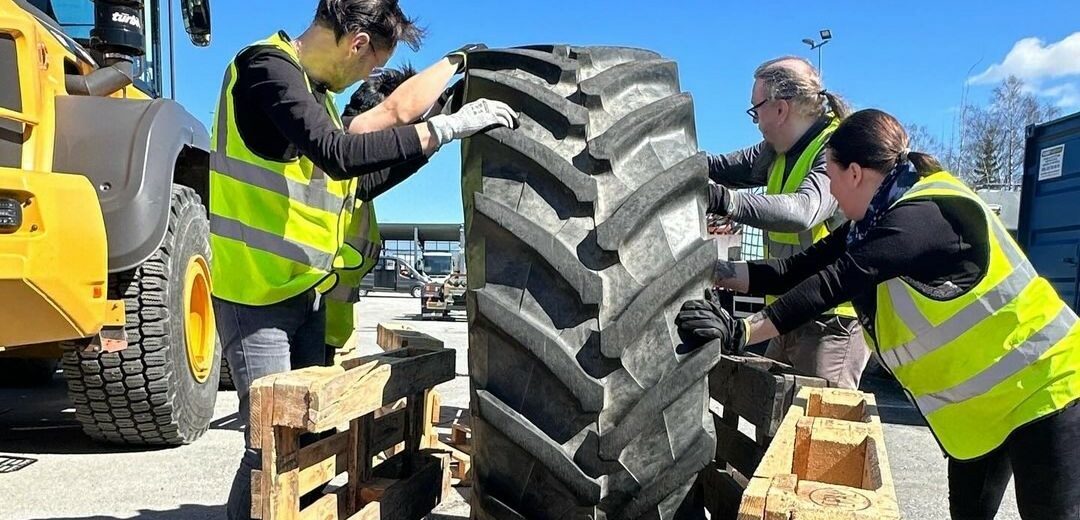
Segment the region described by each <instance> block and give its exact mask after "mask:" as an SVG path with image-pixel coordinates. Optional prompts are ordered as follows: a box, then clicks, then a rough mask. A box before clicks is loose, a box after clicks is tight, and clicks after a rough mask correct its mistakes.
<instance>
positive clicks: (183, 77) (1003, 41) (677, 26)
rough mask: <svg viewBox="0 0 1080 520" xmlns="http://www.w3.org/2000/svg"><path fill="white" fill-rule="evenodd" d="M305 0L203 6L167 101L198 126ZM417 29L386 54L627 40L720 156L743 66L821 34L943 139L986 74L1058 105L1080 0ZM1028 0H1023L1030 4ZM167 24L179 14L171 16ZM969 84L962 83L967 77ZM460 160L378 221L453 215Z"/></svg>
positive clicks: (624, 10)
mask: <svg viewBox="0 0 1080 520" xmlns="http://www.w3.org/2000/svg"><path fill="white" fill-rule="evenodd" d="M315 3H316V2H315V0H264V1H260V2H247V1H245V2H240V1H237V0H214V1H213V2H212V9H213V22H214V27H215V30H214V34H213V43H212V45H211V46H210V47H208V48H195V47H192V46H191V45H189V44H187V42H186V39H182V36H181V34H177V42H178V45H177V59H176V61H177V67H178V71H177V78H178V80H177V99H178V100H179V101H180V102H181V103H183V104H184V105H185V106H187V108H188V110H190V111H191V112H192V113H193V114H195V115H196V116H197V117H198V118H200V119H201V120H202V121H203V122H204V123H206V124H207V127H208V128H209V123H210V121H211V116H212V112H213V108H214V104H215V102H216V98H217V94H218V91H219V89H220V84H221V77H222V73H223V71H224V67H225V65H226V64H227V63H228V60H229V59H231V58H232V56H233V55H234V54H235V53H236V51H237V50H238V49H240V48H241V47H243V46H244V45H246V44H248V43H250V42H253V41H255V40H258V39H261V38H263V37H265V36H267V35H269V34H270V33H272V32H274V31H276V30H277V29H285V30H286V31H287V32H289V33H290V34H292V35H294V36H295V35H298V34H300V32H302V31H303V30H304V28H305V27H306V26H307V24H308V23H309V22H310V20H311V15H312V12H313V11H314V5H315ZM401 4H402V7H403V9H404V10H405V12H406V13H407V14H409V15H410V16H415V17H418V18H419V19H420V21H421V23H422V24H423V25H425V26H426V27H427V28H428V31H429V37H428V38H427V40H426V42H425V44H424V46H423V48H422V49H421V50H420V52H412V51H411V50H410V49H408V48H405V47H402V48H401V49H399V50H398V52H397V54H396V55H395V57H394V59H393V60H391V65H394V64H400V63H403V62H406V61H408V62H411V63H412V64H414V65H415V66H417V67H418V68H423V67H424V66H426V65H427V64H430V63H432V62H433V61H435V60H437V59H438V58H439V57H441V56H442V55H443V54H444V53H445V52H447V51H448V50H451V49H454V48H457V47H459V46H460V45H462V44H464V43H468V42H477V41H481V42H484V43H487V44H488V45H489V46H491V47H500V46H513V45H523V44H530V43H573V44H580V45H588V44H605V45H626V46H633V47H642V48H647V49H651V50H654V51H657V52H660V53H661V54H663V55H664V56H666V57H668V58H671V59H674V60H675V61H676V62H678V64H679V70H680V75H681V79H682V87H683V90H685V91H687V92H690V93H691V94H693V96H694V100H695V110H696V113H697V130H698V139H699V146H700V147H701V149H703V150H708V151H711V152H724V151H728V150H732V149H735V148H739V147H742V146H747V145H750V144H753V143H754V142H756V141H757V140H760V134H759V133H758V131H757V129H756V127H755V126H754V125H753V124H751V122H750V119H749V118H748V117H747V116H746V114H745V112H744V111H745V110H746V108H747V107H748V102H749V98H750V86H751V84H752V81H751V74H752V72H753V70H754V68H755V67H756V66H757V65H758V64H759V63H760V62H762V61H764V60H767V59H769V58H773V57H776V56H780V55H786V54H795V55H800V56H805V57H807V58H810V59H812V60H813V61H815V62H816V60H817V52H816V51H814V52H813V53H811V52H810V51H809V48H808V47H807V46H806V45H805V44H804V43H802V42H801V40H802V39H803V38H808V37H816V36H817V34H818V30H819V29H823V28H828V29H831V30H832V33H833V41H832V42H830V43H829V44H828V45H826V46H825V47H824V49H823V50H824V77H825V83H826V85H827V87H828V88H829V90H831V91H834V92H839V93H841V94H842V95H844V96H846V97H847V98H848V100H849V101H850V102H852V103H853V104H854V105H855V106H856V108H866V107H877V108H882V109H884V110H886V111H889V112H891V113H893V114H895V115H896V116H897V117H899V118H900V119H901V121H903V122H905V123H916V124H921V125H925V126H926V127H928V128H929V129H930V131H931V132H932V133H933V134H935V135H936V136H938V137H939V138H943V139H948V137H949V135H950V132H951V131H952V128H953V124H954V121H955V119H956V112H957V107H958V106H959V105H960V97H961V93H962V91H963V88H964V85H965V84H970V87H969V88H970V90H969V92H968V96H969V99H972V100H974V101H976V102H978V101H981V100H984V99H986V97H987V96H988V95H989V92H990V89H991V88H992V84H993V82H994V81H995V80H997V79H999V78H1001V77H1003V76H1004V75H1006V74H1008V73H1014V74H1020V75H1021V77H1022V78H1023V79H1025V80H1026V81H1027V82H1028V83H1029V84H1030V85H1031V87H1032V90H1033V91H1034V92H1036V93H1037V94H1038V95H1040V96H1042V97H1044V99H1045V100H1046V101H1047V102H1050V103H1055V104H1059V105H1060V106H1061V108H1062V111H1063V113H1071V112H1075V111H1077V110H1080V24H1078V23H1077V21H1078V20H1080V2H1077V1H1075V0H1057V1H1044V2H1037V3H1035V2H986V1H981V2H976V1H942V0H936V1H908V2H902V3H901V2H866V1H854V0H851V1H842V2H841V1H838V2H832V1H821V2H816V3H807V2H789V1H773V2H727V1H720V0H710V1H707V0H697V1H684V0H671V1H669V2H660V1H656V0H654V1H651V2H645V1H640V0H603V1H594V0H577V1H565V0H546V1H537V2H521V1H516V0H501V1H496V0H466V1H465V2H459V3H452V2H447V1H446V0H438V1H436V0H402V1H401ZM1035 4H1037V5H1035ZM177 22H178V23H179V19H177ZM969 80H970V81H969ZM459 164H460V155H459V153H458V147H457V145H456V144H453V145H449V146H446V147H444V148H443V149H442V150H441V151H440V152H439V153H438V154H437V156H436V157H435V158H434V159H433V160H432V162H431V163H430V164H429V165H428V166H427V167H426V168H425V169H423V170H421V171H420V173H418V174H417V175H416V176H414V177H413V178H412V179H409V180H408V181H406V182H405V183H403V184H402V185H400V186H398V187H397V188H395V189H394V190H393V191H391V192H389V193H387V194H385V195H383V196H381V197H380V198H379V199H378V200H377V207H378V212H379V220H380V221H382V222H460V221H461V219H462V215H461V197H460V183H459V182H460V168H459Z"/></svg>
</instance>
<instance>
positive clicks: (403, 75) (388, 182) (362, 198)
mask: <svg viewBox="0 0 1080 520" xmlns="http://www.w3.org/2000/svg"><path fill="white" fill-rule="evenodd" d="M414 75H416V71H415V70H414V69H413V68H412V67H409V66H406V67H405V68H403V69H402V70H395V69H384V70H383V71H381V72H380V73H379V74H378V75H377V76H372V77H371V78H368V80H367V81H365V82H364V83H363V84H361V85H360V87H359V88H357V89H356V91H355V92H354V93H353V95H352V98H351V99H350V101H349V104H348V105H347V106H346V107H345V111H344V113H343V114H342V121H344V122H345V124H346V125H348V124H349V122H351V121H352V119H353V118H354V117H356V116H358V115H360V114H362V113H364V112H367V111H368V110H371V109H373V108H375V107H376V106H378V104H379V103H382V101H383V100H384V99H386V97H387V96H389V95H390V93H392V92H393V91H394V90H396V89H397V88H398V86H400V85H401V84H402V83H403V82H404V81H405V80H407V79H409V78H411V77H412V76H414ZM440 101H441V100H440ZM438 108H441V107H439V106H438V104H437V105H436V107H433V109H438ZM436 111H438V110H436ZM425 164H427V159H426V158H423V159H418V160H414V161H409V162H406V163H404V164H400V165H397V166H393V167H391V168H387V169H385V170H382V171H380V172H378V173H377V174H374V175H367V176H364V177H362V178H361V179H360V185H359V186H357V190H356V208H355V209H354V210H353V215H352V219H351V221H350V222H349V226H348V229H347V231H346V233H345V244H346V247H349V248H351V249H352V250H354V251H357V252H360V251H364V250H365V249H368V248H372V252H371V253H369V254H363V255H362V256H361V260H360V264H359V265H345V264H348V263H350V261H349V259H348V258H347V257H348V256H349V255H343V256H342V259H341V263H342V266H341V267H338V268H336V269H335V270H334V274H335V276H336V279H337V285H335V286H334V288H333V289H331V290H330V291H329V292H327V293H326V297H325V301H326V350H327V356H328V358H327V362H328V363H329V362H331V361H332V360H333V359H334V356H335V355H336V354H337V353H338V351H339V350H340V349H343V348H344V347H345V344H346V343H347V342H348V340H349V338H350V337H351V336H352V333H353V329H354V323H353V306H354V305H355V304H356V303H357V302H359V301H360V283H361V282H362V281H363V279H364V276H365V275H366V274H367V273H369V272H370V271H371V270H372V269H373V268H374V267H375V264H376V262H377V261H378V256H379V254H378V251H379V250H381V244H382V237H381V236H380V235H379V225H378V221H377V220H376V218H375V207H374V200H375V197H377V196H378V195H381V194H383V193H385V192H386V191H387V190H389V189H390V188H393V187H394V186H396V185H398V184H399V183H401V182H402V181H404V180H405V179H407V178H409V177H410V176H411V175H412V174H413V173H416V171H417V170H419V169H420V168H421V167H422V166H424V165H425Z"/></svg>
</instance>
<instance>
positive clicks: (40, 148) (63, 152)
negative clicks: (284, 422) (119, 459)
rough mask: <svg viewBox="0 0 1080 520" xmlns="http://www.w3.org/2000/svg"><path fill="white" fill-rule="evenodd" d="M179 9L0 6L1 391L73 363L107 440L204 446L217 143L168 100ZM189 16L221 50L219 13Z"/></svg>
mask: <svg viewBox="0 0 1080 520" xmlns="http://www.w3.org/2000/svg"><path fill="white" fill-rule="evenodd" d="M171 5H172V2H171V1H170V2H168V4H167V6H166V9H164V11H163V10H162V9H161V6H160V5H159V1H158V0H147V1H146V2H144V1H142V0H94V1H91V0H0V382H3V381H5V380H11V379H22V380H26V379H30V378H35V377H40V378H51V377H52V374H53V372H54V371H55V366H56V362H57V360H58V359H59V360H60V366H61V368H62V371H63V375H64V378H65V379H66V381H67V385H68V393H69V395H70V397H71V400H72V402H73V404H74V407H75V411H76V415H77V418H78V420H79V422H80V423H81V424H82V427H83V430H84V431H85V432H86V433H87V434H88V435H89V436H90V437H92V438H94V439H97V440H101V441H106V442H115V443H125V444H184V443H188V442H191V441H194V440H195V439H197V438H198V437H199V436H200V435H202V434H203V433H204V432H205V431H206V429H207V427H208V425H209V423H210V418H211V416H212V414H213V410H214V402H215V399H216V390H217V386H218V379H219V377H220V375H219V373H220V369H221V349H220V347H219V344H218V341H217V337H216V333H215V328H214V314H213V307H212V305H211V300H210V290H211V283H212V282H211V280H210V268H209V266H210V262H211V261H212V260H213V259H212V258H210V246H209V241H208V233H209V225H208V220H207V211H206V204H207V203H208V199H207V191H208V190H207V187H208V175H209V150H210V139H209V135H208V133H207V131H206V128H205V127H204V126H203V125H202V124H201V123H200V122H199V121H198V120H197V119H196V118H195V117H193V116H192V115H191V114H189V113H188V112H187V111H186V110H184V108H183V107H181V106H180V105H179V104H177V103H176V102H174V101H172V100H170V99H166V98H165V97H164V96H163V93H164V91H165V90H166V86H168V87H171V81H170V79H169V78H168V77H166V73H168V72H171V67H172V59H171V56H170V54H171V50H172V49H171V42H172V38H171V34H172V31H171V26H172V24H171V19H172V17H171V12H170V10H169V9H168V6H171ZM180 11H181V12H182V15H183V19H184V22H185V25H186V27H187V32H188V34H189V36H190V38H191V41H192V43H194V44H196V45H200V46H205V45H208V44H209V41H210V11H209V6H208V0H181V1H180ZM163 16H164V17H165V18H164V19H163V18H162V17H163ZM166 60H167V61H168V67H166V66H164V65H163V64H164V63H165V61H166ZM170 91H171V89H170Z"/></svg>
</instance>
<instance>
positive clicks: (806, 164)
mask: <svg viewBox="0 0 1080 520" xmlns="http://www.w3.org/2000/svg"><path fill="white" fill-rule="evenodd" d="M838 126H840V120H839V119H833V120H832V121H831V122H830V123H829V125H828V126H826V127H825V129H824V130H822V131H821V133H819V134H818V135H817V136H816V137H814V140H812V141H810V144H809V145H807V146H806V149H805V150H803V152H802V154H801V155H799V158H798V159H797V160H796V161H795V166H793V167H792V168H791V174H790V175H788V177H787V180H786V181H785V180H784V170H785V169H786V168H787V156H786V155H784V154H777V156H776V159H775V160H774V161H773V163H772V167H771V168H770V169H769V181H768V184H767V185H766V187H765V193H766V194H767V195H782V194H786V193H795V192H796V191H797V190H798V189H799V186H800V185H802V182H803V180H805V179H806V176H807V175H808V174H809V173H810V168H812V167H813V166H814V161H815V160H816V159H817V157H818V155H820V154H821V152H822V150H824V149H825V143H826V142H827V141H828V140H829V137H831V136H832V134H833V132H835V131H836V127H838ZM827 236H829V227H828V226H826V225H825V223H824V222H822V223H820V224H818V225H816V226H814V227H813V228H811V229H809V230H806V231H803V232H800V233H783V232H780V231H767V232H766V233H765V256H766V257H767V258H775V259H783V258H788V257H790V256H794V255H795V254H797V253H801V252H803V251H805V250H806V249H808V248H809V247H810V246H812V245H814V244H815V243H817V242H819V241H821V240H822V239H824V238H825V237H827ZM774 301H776V297H775V296H766V297H765V302H766V303H772V302H774ZM825 314H835V315H839V316H846V317H849V318H854V317H855V308H854V307H852V305H851V303H850V302H844V303H841V304H840V305H837V306H836V308H835V309H831V310H829V311H827V312H825Z"/></svg>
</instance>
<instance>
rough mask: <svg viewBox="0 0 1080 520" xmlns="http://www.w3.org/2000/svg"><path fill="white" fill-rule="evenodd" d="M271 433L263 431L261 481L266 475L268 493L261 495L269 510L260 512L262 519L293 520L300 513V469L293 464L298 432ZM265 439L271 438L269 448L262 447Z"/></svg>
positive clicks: (279, 428) (286, 429)
mask: <svg viewBox="0 0 1080 520" xmlns="http://www.w3.org/2000/svg"><path fill="white" fill-rule="evenodd" d="M275 393H276V390H275ZM273 431H274V433H273V435H272V436H267V435H265V432H264V444H263V446H264V447H263V453H262V458H263V475H264V478H265V476H266V475H267V474H269V476H270V479H269V492H268V493H264V495H266V496H267V498H268V499H269V509H267V510H264V511H265V514H264V515H263V518H267V519H268V520H293V519H295V518H297V516H298V515H299V512H300V468H299V466H297V464H296V452H298V451H300V431H299V430H297V429H296V428H289V427H286V426H274V430H273ZM265 437H270V438H271V439H272V441H271V442H272V443H273V445H272V446H270V447H269V448H270V449H267V447H266V442H265ZM267 468H270V470H267ZM264 500H266V499H264Z"/></svg>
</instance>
